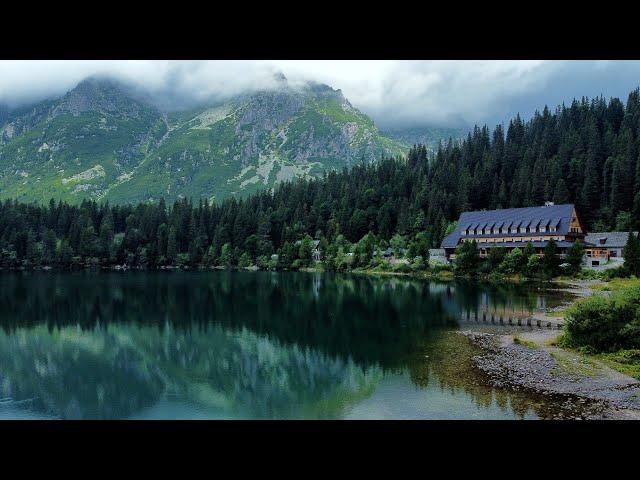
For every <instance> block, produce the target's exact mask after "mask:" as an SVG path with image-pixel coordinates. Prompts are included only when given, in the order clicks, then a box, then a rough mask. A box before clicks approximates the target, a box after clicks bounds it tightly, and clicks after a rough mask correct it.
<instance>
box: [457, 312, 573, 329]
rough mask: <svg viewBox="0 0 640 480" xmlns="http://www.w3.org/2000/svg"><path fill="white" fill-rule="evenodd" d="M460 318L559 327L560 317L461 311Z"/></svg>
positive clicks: (497, 323)
mask: <svg viewBox="0 0 640 480" xmlns="http://www.w3.org/2000/svg"><path fill="white" fill-rule="evenodd" d="M460 320H461V321H462V322H463V323H486V324H493V325H504V326H518V327H523V326H526V327H532V328H534V327H537V328H551V329H558V330H559V329H561V328H562V325H563V322H562V319H554V318H540V317H538V316H536V314H535V313H533V314H532V313H520V312H513V311H511V312H507V311H502V312H501V311H486V310H482V311H478V310H475V311H470V310H467V311H465V312H462V314H461V315H460Z"/></svg>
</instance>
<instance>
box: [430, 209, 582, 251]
mask: <svg viewBox="0 0 640 480" xmlns="http://www.w3.org/2000/svg"><path fill="white" fill-rule="evenodd" d="M552 238H553V240H554V241H555V242H556V245H557V246H558V250H559V252H558V253H559V254H560V255H563V254H566V251H567V249H568V248H569V247H570V246H571V245H572V244H573V243H574V242H575V241H577V240H580V241H584V238H585V232H584V229H583V227H582V223H581V222H580V219H579V218H578V215H577V213H576V209H575V207H574V206H573V204H566V205H553V204H552V203H550V202H548V203H547V204H546V205H545V206H543V207H526V208H507V209H503V210H481V211H477V212H464V213H463V214H462V215H460V218H459V220H458V224H457V226H456V228H455V230H454V231H453V232H451V233H450V234H449V235H447V236H446V237H445V238H444V240H443V241H442V245H441V248H443V249H444V251H445V255H446V257H447V259H453V258H455V251H456V248H457V247H458V245H460V244H461V243H462V242H466V241H472V240H475V241H476V242H477V244H478V248H479V250H480V256H481V257H484V256H486V255H487V254H488V252H489V250H490V249H491V248H496V247H502V248H506V249H507V250H513V249H514V248H516V247H518V248H520V249H522V248H524V247H525V245H526V244H527V242H531V244H532V245H533V248H534V249H535V250H536V253H537V254H538V255H540V256H542V255H543V254H544V248H545V247H546V246H547V244H548V243H549V240H550V239H552Z"/></svg>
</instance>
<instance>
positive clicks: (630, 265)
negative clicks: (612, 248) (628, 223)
mask: <svg viewBox="0 0 640 480" xmlns="http://www.w3.org/2000/svg"><path fill="white" fill-rule="evenodd" d="M622 256H623V258H624V268H625V269H626V270H627V271H628V272H629V274H631V275H635V276H636V277H638V276H640V239H638V237H637V236H636V235H634V233H633V232H629V238H628V239H627V244H626V245H625V247H624V249H623V250H622Z"/></svg>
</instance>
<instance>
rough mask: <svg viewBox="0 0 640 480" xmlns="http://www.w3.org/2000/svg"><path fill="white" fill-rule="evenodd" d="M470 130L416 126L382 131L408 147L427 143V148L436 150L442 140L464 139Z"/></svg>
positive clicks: (386, 135)
mask: <svg viewBox="0 0 640 480" xmlns="http://www.w3.org/2000/svg"><path fill="white" fill-rule="evenodd" d="M468 132H469V129H467V128H448V127H415V128H403V129H390V130H383V131H382V132H381V133H382V135H384V136H385V137H386V138H389V139H391V140H393V141H395V142H397V143H399V144H400V145H403V146H404V147H406V148H411V147H413V146H414V145H425V146H426V147H427V150H430V151H432V152H435V151H437V150H438V145H439V143H440V142H443V143H444V144H445V145H446V143H447V142H448V141H449V139H452V140H454V141H455V140H463V139H465V138H466V137H467V133H468Z"/></svg>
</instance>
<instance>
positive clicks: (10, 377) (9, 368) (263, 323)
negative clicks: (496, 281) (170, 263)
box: [0, 272, 548, 418]
mask: <svg viewBox="0 0 640 480" xmlns="http://www.w3.org/2000/svg"><path fill="white" fill-rule="evenodd" d="M539 297H540V293H539V292H536V291H532V290H531V289H528V288H526V287H516V286H513V285H510V286H482V287H481V286H478V285H473V284H468V283H456V284H437V283H429V282H422V281H417V280H406V279H395V278H392V279H388V278H385V279H375V278H367V277H357V276H334V275H317V274H309V275H307V274H294V273H289V274H287V273H284V274H281V273H240V272H235V273H234V272H193V273H162V272H157V273H153V272H152V273H127V274H116V273H114V274H98V275H96V274H84V273H79V274H3V276H2V283H1V284H0V302H1V304H2V305H3V308H2V309H1V311H0V327H2V331H1V332H0V397H2V399H1V400H0V414H2V411H3V409H4V411H5V414H6V412H7V411H8V410H7V408H8V407H9V406H10V407H11V408H12V409H14V410H15V409H16V408H17V409H23V410H24V409H26V410H28V411H29V412H32V413H35V414H36V415H41V416H53V417H56V418H129V417H136V416H144V414H149V413H150V412H151V413H153V412H155V414H156V415H157V416H171V415H178V416H181V415H182V414H181V413H180V412H177V413H176V412H175V411H173V412H172V413H171V414H168V413H166V412H165V413H164V414H163V413H162V412H161V411H159V410H158V405H161V404H163V402H167V401H172V402H178V404H179V405H181V406H182V407H180V408H183V407H184V408H186V407H185V406H189V408H195V409H198V411H199V412H201V413H202V416H205V417H223V418H341V417H343V416H345V415H346V414H347V412H352V411H353V409H354V407H355V406H357V405H358V404H361V403H363V402H364V401H365V399H367V401H369V402H370V401H372V400H374V399H375V398H376V396H375V395H374V392H376V389H378V388H379V386H380V384H381V382H382V381H383V379H384V378H387V379H389V378H391V377H393V376H396V377H397V378H400V377H402V376H406V377H407V378H408V379H410V382H411V383H410V384H411V385H413V388H414V389H415V388H418V390H420V391H421V392H423V393H424V395H423V396H424V398H423V400H422V401H423V402H424V405H418V406H417V408H418V409H419V410H420V412H418V411H415V412H413V413H412V412H404V413H405V414H406V415H408V416H409V417H411V416H427V417H428V416H429V412H430V410H429V408H430V405H429V402H430V401H431V402H432V401H434V398H435V396H434V394H433V393H434V392H435V391H434V390H430V389H431V388H432V387H434V386H435V387H437V389H439V390H440V391H442V392H444V393H446V395H445V396H444V397H442V398H443V401H444V402H447V401H449V402H452V401H453V399H457V401H458V403H455V402H454V403H455V405H456V407H455V408H457V409H458V411H457V412H453V411H452V412H451V413H452V415H451V416H452V417H455V416H457V415H454V413H458V414H461V415H465V410H464V409H467V411H466V414H471V413H472V410H473V411H474V412H476V411H484V412H490V409H491V408H493V407H495V408H496V411H495V412H494V413H492V415H493V416H498V417H511V416H516V417H521V418H522V417H525V416H538V415H541V416H546V413H545V410H544V409H545V408H547V406H546V405H544V404H539V403H536V402H535V401H533V400H532V399H531V398H530V397H525V396H521V397H518V396H515V395H511V394H510V395H507V394H505V393H500V392H495V391H494V390H492V389H490V388H487V387H485V386H483V384H482V382H481V381H480V380H479V379H478V378H477V376H476V375H477V374H476V373H474V372H473V371H472V369H471V368H470V358H471V355H472V352H471V350H470V347H469V345H468V344H467V343H466V341H465V340H464V338H462V337H461V336H459V335H456V334H452V333H451V330H452V329H454V328H456V326H457V325H458V321H459V319H460V317H461V313H463V312H465V311H468V310H469V309H476V311H477V310H481V309H482V308H484V307H483V305H489V304H490V305H491V306H495V307H497V306H500V305H511V306H513V305H517V306H518V308H521V309H523V310H526V309H532V308H535V305H536V302H538V301H539ZM545 298H548V297H546V296H545ZM405 383H406V382H405ZM391 391H392V392H393V391H396V392H397V395H400V394H401V392H400V391H399V390H398V389H397V388H395V389H392V390H391ZM429 392H430V393H429ZM447 399H448V400H447ZM454 403H452V405H453V404H454ZM363 405H364V404H363ZM496 405H497V407H496ZM452 408H453V407H452ZM145 412H146V413H145ZM7 415H8V414H7ZM397 415H398V414H392V415H391V416H397Z"/></svg>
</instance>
